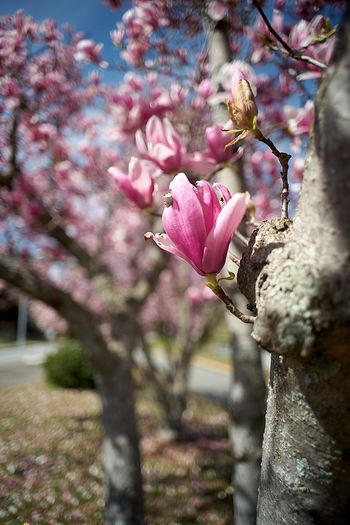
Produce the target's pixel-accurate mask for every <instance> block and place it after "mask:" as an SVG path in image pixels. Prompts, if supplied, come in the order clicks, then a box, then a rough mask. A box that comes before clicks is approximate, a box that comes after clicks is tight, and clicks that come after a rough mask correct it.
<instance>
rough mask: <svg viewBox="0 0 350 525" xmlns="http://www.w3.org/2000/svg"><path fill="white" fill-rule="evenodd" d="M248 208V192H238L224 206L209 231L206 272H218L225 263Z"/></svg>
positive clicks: (205, 252) (204, 262) (205, 249)
mask: <svg viewBox="0 0 350 525" xmlns="http://www.w3.org/2000/svg"><path fill="white" fill-rule="evenodd" d="M246 208H247V194H246V193H236V194H235V195H234V196H233V197H232V199H230V200H229V201H228V203H227V204H226V206H224V207H223V208H222V210H221V212H220V214H219V216H218V218H217V221H216V224H215V226H214V228H213V229H212V231H211V232H210V233H209V235H208V238H207V241H206V244H205V248H204V254H203V263H202V268H203V271H204V272H205V273H218V272H219V271H220V270H221V269H222V267H223V266H224V264H225V260H226V255H227V250H228V246H229V244H230V240H231V238H232V235H233V234H234V232H235V231H236V230H237V228H238V226H239V224H240V222H241V220H242V219H243V216H244V214H245V211H246Z"/></svg>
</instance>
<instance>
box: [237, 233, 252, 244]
mask: <svg viewBox="0 0 350 525" xmlns="http://www.w3.org/2000/svg"><path fill="white" fill-rule="evenodd" d="M234 236H235V237H237V239H238V240H239V241H240V242H241V243H242V244H243V245H244V246H248V243H249V240H248V239H247V237H245V236H244V235H242V234H241V233H240V232H239V231H235V234H234Z"/></svg>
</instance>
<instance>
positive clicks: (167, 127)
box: [135, 116, 186, 173]
mask: <svg viewBox="0 0 350 525" xmlns="http://www.w3.org/2000/svg"><path fill="white" fill-rule="evenodd" d="M145 134H146V142H145V140H144V138H143V134H142V132H141V130H138V131H137V132H136V135H135V138H136V146H137V148H138V150H139V152H140V154H141V155H142V157H143V158H144V159H147V160H150V161H151V162H153V163H154V164H156V166H158V167H159V168H160V169H161V170H162V171H163V172H164V173H172V172H174V171H177V170H178V169H181V168H183V167H184V162H185V156H186V148H185V146H184V144H183V143H182V142H181V139H180V137H179V135H178V134H177V133H176V131H175V129H174V128H173V126H172V124H171V123H170V121H169V120H168V119H167V118H165V119H164V120H163V121H161V120H160V119H159V118H158V117H156V116H153V117H151V118H150V119H149V121H148V122H147V124H146V129H145Z"/></svg>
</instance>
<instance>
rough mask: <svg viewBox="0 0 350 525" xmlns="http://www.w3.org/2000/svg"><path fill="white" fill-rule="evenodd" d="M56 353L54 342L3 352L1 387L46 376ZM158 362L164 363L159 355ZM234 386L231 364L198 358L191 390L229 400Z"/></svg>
mask: <svg viewBox="0 0 350 525" xmlns="http://www.w3.org/2000/svg"><path fill="white" fill-rule="evenodd" d="M54 350H55V344H54V343H35V344H30V345H28V346H20V347H10V348H2V349H0V388H4V387H8V386H11V385H16V384H21V383H25V382H28V381H32V380H33V379H38V378H40V377H41V376H42V375H43V371H42V367H41V365H42V363H43V362H44V360H45V357H46V356H47V355H48V354H49V353H50V352H52V351H54ZM157 360H159V363H160V364H161V363H162V361H163V360H162V357H161V356H160V355H159V356H158V358H157ZM229 386H230V368H229V366H228V365H225V364H222V363H220V362H216V361H213V360H211V359H207V358H204V357H200V356H199V357H197V358H196V359H195V361H194V364H193V365H192V368H191V373H190V389H191V390H192V391H193V392H196V393H199V394H203V395H208V396H210V397H214V398H217V399H219V400H221V401H225V400H226V398H227V393H228V390H229Z"/></svg>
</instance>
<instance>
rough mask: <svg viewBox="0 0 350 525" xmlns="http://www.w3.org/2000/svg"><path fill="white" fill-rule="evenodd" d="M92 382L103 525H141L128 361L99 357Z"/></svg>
mask: <svg viewBox="0 0 350 525" xmlns="http://www.w3.org/2000/svg"><path fill="white" fill-rule="evenodd" d="M95 380H96V384H97V388H98V391H99V393H100V395H101V399H102V420H103V429H104V437H103V445H102V464H103V469H104V472H105V488H106V520H105V523H106V525H141V524H142V523H143V496H142V477H141V469H140V454H139V438H138V432H137V425H136V417H135V399H134V385H133V379H132V375H131V368H130V361H129V359H128V358H127V357H125V358H122V359H121V358H120V357H119V356H116V355H114V353H113V352H109V353H105V354H104V356H103V357H102V356H100V357H99V359H98V361H97V362H96V365H95Z"/></svg>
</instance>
